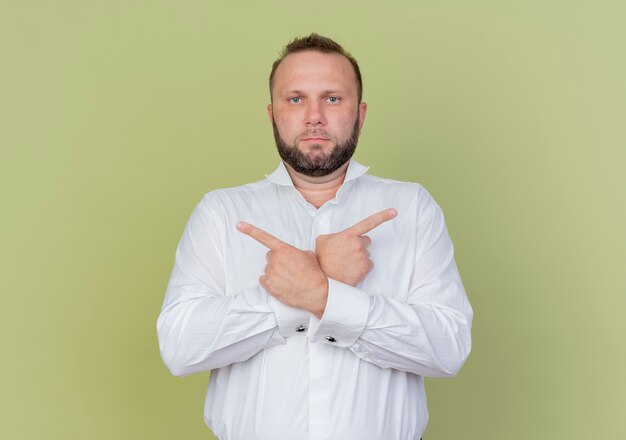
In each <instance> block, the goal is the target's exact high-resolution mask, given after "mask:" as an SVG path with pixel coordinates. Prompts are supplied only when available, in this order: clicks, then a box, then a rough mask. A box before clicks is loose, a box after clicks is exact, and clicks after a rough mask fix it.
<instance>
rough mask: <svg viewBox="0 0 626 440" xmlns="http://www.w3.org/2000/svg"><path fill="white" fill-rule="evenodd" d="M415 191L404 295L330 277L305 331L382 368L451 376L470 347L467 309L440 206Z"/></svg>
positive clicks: (469, 316)
mask: <svg viewBox="0 0 626 440" xmlns="http://www.w3.org/2000/svg"><path fill="white" fill-rule="evenodd" d="M420 198H421V199H420V200H419V203H418V204H417V206H418V213H417V235H416V237H417V240H418V242H417V246H416V250H417V252H416V255H415V256H408V257H407V258H411V259H413V258H414V261H415V263H414V264H415V266H414V272H413V277H412V280H411V290H410V292H409V294H408V298H407V301H400V300H398V299H394V298H393V297H392V296H391V295H381V294H377V295H372V294H369V293H368V292H366V291H364V290H362V289H360V288H357V287H352V286H349V285H347V284H344V283H341V282H339V281H334V280H332V281H331V282H330V283H329V292H328V302H327V306H326V310H325V312H324V315H323V316H322V319H321V320H318V319H316V318H315V317H313V318H311V323H310V330H311V331H310V333H309V338H310V340H311V341H312V342H318V343H324V344H331V345H334V346H339V347H344V348H347V349H350V350H352V351H353V352H354V353H355V354H356V355H357V356H359V357H360V358H362V359H363V360H365V361H368V362H371V363H373V364H375V365H377V366H379V367H381V368H394V369H398V370H402V371H407V372H410V373H414V374H419V375H423V376H433V377H447V376H453V375H455V374H456V373H457V372H458V371H459V369H460V368H461V366H462V365H463V363H464V362H465V360H466V359H467V357H468V355H469V352H470V350H471V323H472V316H473V312H472V308H471V306H470V304H469V301H468V299H467V296H466V294H465V290H464V288H463V284H462V282H461V277H460V275H459V272H458V270H457V267H456V263H455V261H454V249H453V246H452V242H451V240H450V237H449V235H448V232H447V229H446V226H445V222H444V218H443V214H442V212H441V209H440V208H439V206H438V205H437V204H436V203H435V201H434V200H433V199H432V198H431V197H430V195H429V194H428V193H427V192H426V191H425V190H423V189H422V192H421V195H420ZM396 297H397V296H396Z"/></svg>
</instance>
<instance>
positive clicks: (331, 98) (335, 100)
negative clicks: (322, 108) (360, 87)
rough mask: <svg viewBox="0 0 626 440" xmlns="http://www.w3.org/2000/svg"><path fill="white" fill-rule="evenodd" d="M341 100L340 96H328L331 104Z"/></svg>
mask: <svg viewBox="0 0 626 440" xmlns="http://www.w3.org/2000/svg"><path fill="white" fill-rule="evenodd" d="M340 100H341V98H339V97H338V96H329V97H328V102H330V103H331V104H336V103H338V102H339V101H340Z"/></svg>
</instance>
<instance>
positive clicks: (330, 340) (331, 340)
mask: <svg viewBox="0 0 626 440" xmlns="http://www.w3.org/2000/svg"><path fill="white" fill-rule="evenodd" d="M326 340H327V341H328V342H337V340H336V339H335V338H333V337H332V336H331V335H328V336H326Z"/></svg>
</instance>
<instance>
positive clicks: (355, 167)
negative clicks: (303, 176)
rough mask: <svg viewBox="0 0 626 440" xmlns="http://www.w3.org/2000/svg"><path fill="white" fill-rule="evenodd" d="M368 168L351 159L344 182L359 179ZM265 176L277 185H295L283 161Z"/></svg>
mask: <svg viewBox="0 0 626 440" xmlns="http://www.w3.org/2000/svg"><path fill="white" fill-rule="evenodd" d="M367 170H369V167H366V166H365V165H361V164H360V163H358V162H357V161H356V160H354V159H350V163H348V169H347V171H346V178H345V180H344V181H343V182H344V183H346V182H348V181H350V180H354V179H357V178H359V177H361V176H362V175H363V174H365V173H367ZM265 177H267V179H268V180H269V181H270V182H274V183H275V184H276V185H282V186H293V182H292V181H291V176H289V172H288V171H287V167H285V164H284V163H283V161H281V162H280V164H278V167H277V168H276V170H275V171H274V172H273V173H272V174H266V175H265Z"/></svg>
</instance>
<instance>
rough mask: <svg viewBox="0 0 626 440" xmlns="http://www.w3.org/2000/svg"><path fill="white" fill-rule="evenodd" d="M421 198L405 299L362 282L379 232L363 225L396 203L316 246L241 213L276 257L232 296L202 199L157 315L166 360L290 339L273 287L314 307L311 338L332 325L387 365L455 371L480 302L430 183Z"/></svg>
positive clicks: (201, 366) (228, 356)
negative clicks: (291, 240) (458, 261)
mask: <svg viewBox="0 0 626 440" xmlns="http://www.w3.org/2000/svg"><path fill="white" fill-rule="evenodd" d="M420 202H421V203H420V215H419V216H418V219H419V220H418V222H417V225H416V227H417V232H418V236H419V237H421V239H420V240H419V243H418V246H417V249H416V256H415V257H413V256H408V257H407V258H409V259H410V260H411V265H414V266H415V267H414V269H413V279H412V281H411V291H410V292H409V293H408V295H409V296H408V299H407V300H401V299H394V298H393V297H392V295H385V294H372V293H371V292H365V291H363V290H362V289H360V288H358V287H355V286H356V285H358V284H359V283H360V282H361V281H362V280H363V279H364V278H365V277H366V276H367V274H368V273H369V272H370V271H371V269H372V263H371V261H370V258H369V253H368V251H367V248H368V246H369V244H370V243H371V241H370V239H369V238H368V237H367V236H366V235H365V234H367V233H368V232H369V231H371V230H372V229H374V228H376V227H377V226H379V225H381V224H382V223H384V222H386V221H389V220H391V219H393V218H394V217H395V215H396V212H395V210H384V211H381V212H379V213H377V214H375V215H373V216H371V217H368V218H367V219H365V220H363V221H361V222H359V223H357V224H356V225H354V226H352V227H350V228H348V229H346V230H344V231H341V232H338V233H336V234H329V235H323V236H320V237H318V239H317V241H316V248H315V252H311V251H308V252H307V251H301V250H299V249H297V248H295V247H293V246H290V245H288V244H286V243H283V242H282V241H280V240H278V239H277V238H275V237H273V236H271V235H270V234H268V233H267V232H265V231H263V230H261V229H259V228H256V227H255V226H253V225H250V224H247V223H243V222H240V223H239V224H238V225H237V227H238V230H239V231H241V232H242V233H245V234H247V235H249V236H251V237H252V238H254V239H255V240H257V241H258V242H260V243H262V244H263V245H265V246H266V247H268V249H269V251H268V253H267V260H268V263H267V266H266V268H265V271H264V272H265V273H264V274H263V275H262V276H261V277H260V279H259V285H257V286H254V287H253V286H250V287H249V288H243V289H241V290H240V291H238V292H237V294H235V295H225V294H223V289H224V284H225V279H224V273H223V271H221V270H214V269H215V268H218V269H219V268H220V267H223V264H224V261H223V256H222V255H221V254H220V253H219V252H214V251H213V250H215V249H219V248H220V247H221V246H223V243H219V242H218V240H219V239H220V237H222V236H223V235H224V234H225V230H224V229H223V228H224V227H225V226H226V225H222V224H221V223H220V222H219V221H216V220H215V219H214V218H213V217H211V216H212V214H211V213H210V212H209V211H208V210H205V209H204V208H198V209H197V210H196V211H194V214H192V217H191V219H190V222H189V224H188V226H187V228H186V231H185V233H184V234H183V238H182V239H181V244H180V245H179V248H178V250H177V255H176V264H175V267H174V271H173V273H172V277H171V279H170V283H169V285H168V293H167V295H166V298H165V301H164V304H163V308H162V311H161V314H160V316H159V320H158V324H157V328H158V333H159V346H160V350H161V355H162V357H163V360H164V361H165V363H166V365H167V366H168V367H169V369H170V370H171V371H172V373H174V374H175V375H186V374H190V373H194V372H198V371H205V370H211V369H215V368H220V367H223V366H226V365H230V364H233V363H236V362H241V361H244V360H247V359H249V358H250V357H251V356H253V355H254V354H256V353H258V352H259V351H261V350H264V349H267V348H270V347H272V346H275V345H280V344H284V343H285V338H286V337H287V336H285V335H287V334H288V333H283V332H282V330H283V329H282V328H281V329H279V326H280V325H281V324H280V323H278V324H277V318H276V310H275V308H274V306H272V305H271V302H272V301H268V298H267V294H266V292H269V293H270V295H271V298H272V299H276V301H275V302H278V303H280V304H283V303H284V304H287V305H289V306H293V307H294V308H295V309H291V310H297V309H305V310H307V311H309V312H310V313H311V315H312V317H311V322H310V331H309V338H310V341H311V342H314V343H317V342H320V343H329V342H328V341H327V340H326V339H325V336H326V335H329V334H332V335H334V336H335V338H336V342H334V343H333V345H334V346H335V347H342V348H346V349H349V350H351V351H352V352H353V353H354V354H355V355H357V356H358V357H360V358H362V359H363V360H365V361H367V362H369V363H372V364H375V365H377V366H379V367H381V368H393V369H398V370H401V371H407V372H411V373H414V374H419V375H427V376H450V375H454V374H456V371H458V369H459V368H460V367H461V365H462V364H463V363H464V361H465V359H466V357H467V355H468V354H469V351H470V348H471V337H470V329H471V321H472V310H471V307H470V305H469V302H468V301H467V297H466V295H465V292H464V289H463V285H462V283H461V281H460V277H459V274H458V271H457V269H456V265H455V263H454V258H453V249H452V244H451V242H450V238H449V236H448V234H447V231H446V228H445V223H444V221H443V216H442V213H441V210H440V209H439V207H438V206H437V205H436V203H435V202H434V201H433V200H432V198H430V196H429V195H428V194H427V193H425V192H424V193H423V195H422V200H420ZM211 212H212V211H211ZM413 258H415V260H413ZM260 287H264V289H261V288H260ZM390 289H393V287H392V286H390ZM329 292H330V293H329ZM285 316H287V315H285ZM285 316H283V318H285ZM320 317H323V319H320ZM287 319H288V320H292V319H295V320H298V321H299V319H303V318H297V317H295V315H294V316H293V317H292V316H289V317H288V318H287ZM304 319H305V318H304ZM299 322H301V321H299ZM286 323H287V324H288V325H289V326H291V325H292V323H291V322H287V321H286ZM294 328H295V321H294ZM285 329H288V328H287V327H286V328H285Z"/></svg>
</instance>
